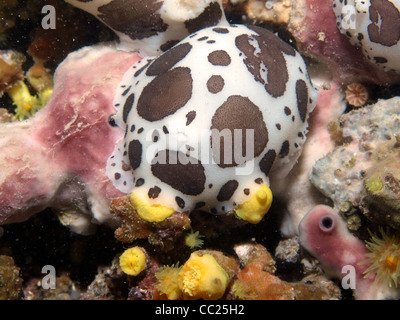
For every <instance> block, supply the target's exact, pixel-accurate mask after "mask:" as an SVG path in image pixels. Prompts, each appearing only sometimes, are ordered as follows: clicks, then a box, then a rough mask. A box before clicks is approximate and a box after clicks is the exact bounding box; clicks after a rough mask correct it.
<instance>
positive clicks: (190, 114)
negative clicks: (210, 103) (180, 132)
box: [186, 110, 196, 126]
mask: <svg viewBox="0 0 400 320" xmlns="http://www.w3.org/2000/svg"><path fill="white" fill-rule="evenodd" d="M194 118H196V111H194V110H192V111H189V112H188V113H187V114H186V125H187V126H188V125H189V124H191V123H192V121H193V120H194Z"/></svg>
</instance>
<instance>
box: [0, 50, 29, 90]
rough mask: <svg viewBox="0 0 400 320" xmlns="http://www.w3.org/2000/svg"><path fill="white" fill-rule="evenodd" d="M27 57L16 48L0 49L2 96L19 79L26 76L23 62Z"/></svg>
mask: <svg viewBox="0 0 400 320" xmlns="http://www.w3.org/2000/svg"><path fill="white" fill-rule="evenodd" d="M24 62H25V57H24V55H22V54H21V53H19V52H16V51H14V50H1V51H0V97H1V96H2V95H3V93H5V92H6V91H7V90H9V89H10V88H11V87H12V86H13V85H14V84H15V83H16V82H17V81H19V80H22V79H23V78H24V72H23V70H22V64H23V63H24Z"/></svg>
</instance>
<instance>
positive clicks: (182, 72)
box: [137, 67, 193, 121]
mask: <svg viewBox="0 0 400 320" xmlns="http://www.w3.org/2000/svg"><path fill="white" fill-rule="evenodd" d="M192 89H193V79H192V76H191V74H190V69H189V68H186V67H177V68H175V69H172V70H169V71H167V72H165V73H162V74H160V75H159V76H158V77H156V78H154V79H153V80H152V81H151V82H150V83H149V84H148V85H147V86H146V87H144V89H143V91H142V94H141V95H140V97H139V100H138V103H137V112H138V114H139V116H141V117H142V118H144V119H145V120H148V121H158V120H161V119H163V118H164V117H166V116H169V115H171V114H173V113H175V112H176V111H177V110H179V109H180V108H182V107H183V106H184V105H185V104H186V103H187V102H188V101H189V99H190V98H191V96H192Z"/></svg>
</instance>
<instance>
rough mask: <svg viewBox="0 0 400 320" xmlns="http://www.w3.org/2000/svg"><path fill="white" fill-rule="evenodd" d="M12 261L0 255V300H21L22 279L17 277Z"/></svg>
mask: <svg viewBox="0 0 400 320" xmlns="http://www.w3.org/2000/svg"><path fill="white" fill-rule="evenodd" d="M19 271H20V268H18V267H17V266H16V265H15V263H14V259H13V258H12V257H9V256H5V255H0V300H19V299H21V298H22V282H23V279H22V278H21V277H20V275H19Z"/></svg>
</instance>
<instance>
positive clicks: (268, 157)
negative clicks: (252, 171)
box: [256, 150, 276, 183]
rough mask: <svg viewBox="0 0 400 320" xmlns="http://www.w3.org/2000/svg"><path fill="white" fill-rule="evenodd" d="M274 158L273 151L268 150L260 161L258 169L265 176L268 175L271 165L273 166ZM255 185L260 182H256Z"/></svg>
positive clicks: (274, 153)
mask: <svg viewBox="0 0 400 320" xmlns="http://www.w3.org/2000/svg"><path fill="white" fill-rule="evenodd" d="M275 158H276V152H275V150H268V152H267V153H266V154H265V155H264V156H263V157H262V159H261V160H260V163H259V166H260V169H261V171H262V172H263V173H264V174H265V175H266V176H268V175H269V171H270V170H271V168H272V165H273V164H274V161H275ZM259 179H260V178H259ZM256 182H257V179H256ZM257 183H262V182H257Z"/></svg>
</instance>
